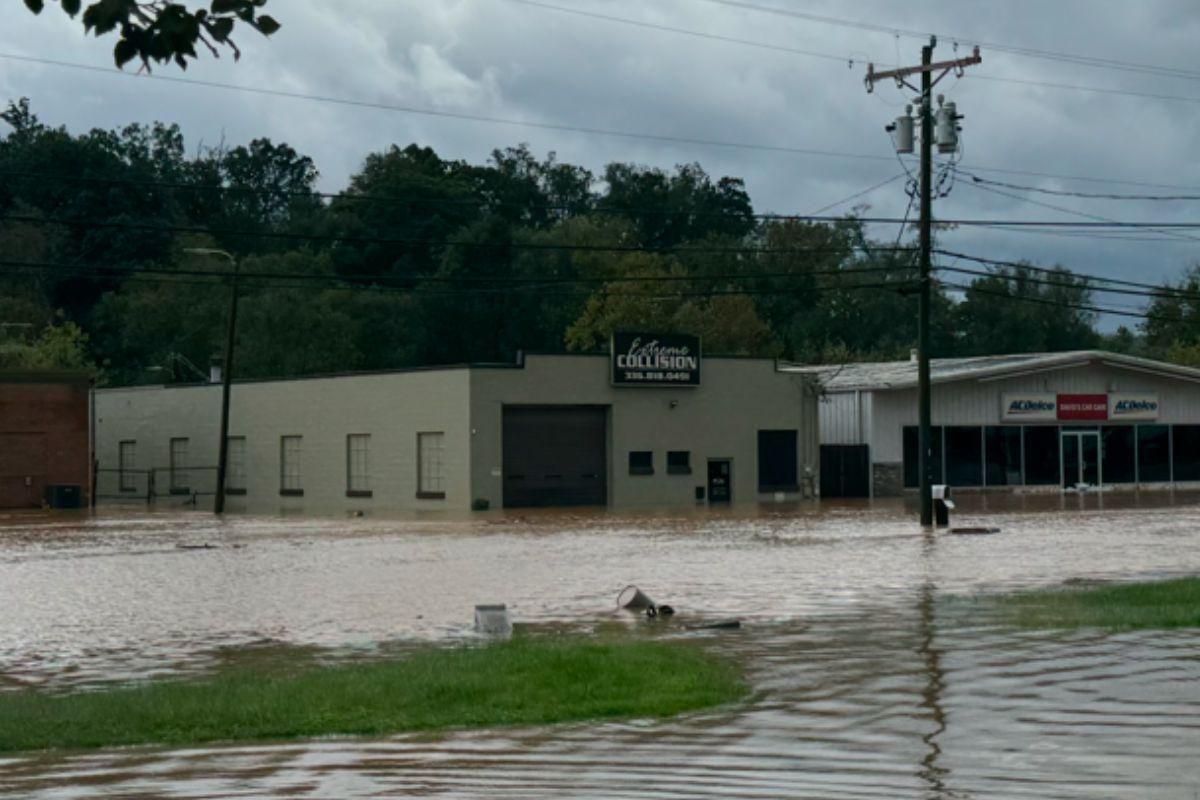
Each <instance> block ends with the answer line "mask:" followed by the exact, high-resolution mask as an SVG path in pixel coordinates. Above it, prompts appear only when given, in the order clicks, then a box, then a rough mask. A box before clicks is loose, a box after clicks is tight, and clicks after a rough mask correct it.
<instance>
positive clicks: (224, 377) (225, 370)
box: [213, 256, 238, 514]
mask: <svg viewBox="0 0 1200 800" xmlns="http://www.w3.org/2000/svg"><path fill="white" fill-rule="evenodd" d="M229 261H230V262H231V263H232V265H233V274H232V275H231V276H230V279H229V327H228V329H227V330H226V331H225V363H224V365H223V366H222V368H221V440H220V443H219V445H218V450H217V498H216V500H215V501H214V503H213V513H216V514H224V513H225V475H226V469H227V468H228V466H229V391H230V387H231V385H232V384H233V340H234V339H235V338H236V337H237V307H238V260H237V258H235V257H232V256H230V258H229Z"/></svg>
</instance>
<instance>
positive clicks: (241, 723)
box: [0, 637, 746, 752]
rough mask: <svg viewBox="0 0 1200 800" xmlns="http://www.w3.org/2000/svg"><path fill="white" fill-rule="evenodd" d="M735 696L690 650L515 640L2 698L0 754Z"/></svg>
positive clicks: (635, 711)
mask: <svg viewBox="0 0 1200 800" xmlns="http://www.w3.org/2000/svg"><path fill="white" fill-rule="evenodd" d="M745 692H746V687H745V686H744V684H743V683H742V681H741V678H740V677H739V674H738V672H737V670H736V669H735V668H734V667H733V666H732V665H730V664H728V663H725V662H723V661H721V660H718V659H716V658H714V657H712V656H711V655H709V654H708V653H706V652H705V651H704V650H703V649H701V648H700V647H699V646H697V645H694V644H691V643H681V642H654V641H644V640H642V641H637V640H635V641H603V640H593V639H586V638H582V637H565V638H537V637H530V638H523V637H522V638H518V639H514V640H512V641H509V642H504V643H499V644H493V645H489V646H485V647H455V648H439V649H431V650H428V651H422V652H418V653H416V654H415V655H412V656H409V657H406V658H403V659H396V660H388V661H372V662H359V663H348V664H337V665H333V666H325V667H312V666H307V667H302V668H300V669H298V670H292V671H287V670H266V671H262V670H253V669H247V668H244V667H242V668H234V669H228V670H223V671H221V672H218V673H217V674H215V675H212V676H210V677H206V678H204V679H202V680H189V681H159V682H152V683H145V684H138V685H133V686H122V687H118V688H108V689H102V690H98V691H89V692H78V693H73V694H65V695H54V694H48V693H44V692H38V691H24V692H12V693H0V752H20V751H30V750H44V749H73V750H75V749H91V748H99V747H112V746H120V745H136V744H165V745H187V744H196V743H200V742H216V741H227V742H246V741H255V740H265V739H274V740H278V739H294V738H303V737H315V736H327V735H335V734H337V735H362V736H383V735H387V734H393V733H400V732H406V731H436V730H443V729H450V728H471V727H493V726H504V725H543V724H551V723H560V722H568V721H581V720H601V719H616V718H634V717H667V716H672V715H675V714H679V713H682V712H686V711H693V710H696V709H701V708H706V707H709V706H715V705H719V704H721V703H726V702H729V701H732V700H736V699H738V698H739V697H741V696H743V695H744V694H745Z"/></svg>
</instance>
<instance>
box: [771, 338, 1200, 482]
mask: <svg viewBox="0 0 1200 800" xmlns="http://www.w3.org/2000/svg"><path fill="white" fill-rule="evenodd" d="M793 369H794V370H795V371H797V372H800V373H804V374H812V375H817V376H819V378H820V379H821V381H822V384H823V392H824V394H823V396H822V398H821V401H820V427H821V445H822V457H821V460H822V470H821V472H822V476H821V480H822V493H823V495H824V496H826V497H830V496H839V495H841V496H867V495H874V496H887V495H896V494H900V493H901V492H902V491H903V490H905V489H912V488H915V487H916V485H917V478H918V470H917V451H918V446H917V364H916V361H915V359H914V360H910V361H898V362H885V363H872V364H846V365H843V366H837V367H820V368H815V367H795V368H793ZM930 371H931V378H932V384H933V397H932V407H933V416H932V421H933V426H934V428H933V455H934V458H933V461H934V464H933V466H934V470H935V476H936V477H935V480H936V481H938V482H942V483H947V484H949V485H951V486H958V487H981V488H998V489H1014V488H1024V487H1042V488H1053V487H1058V488H1062V489H1070V490H1075V489H1079V488H1095V487H1120V486H1128V487H1136V486H1141V487H1167V486H1173V485H1178V484H1195V483H1198V482H1200V370H1196V369H1189V368H1186V367H1180V366H1177V365H1174V364H1166V363H1162V362H1157V361H1150V360H1146V359H1141V358H1134V357H1131V356H1126V355H1120V354H1117V353H1108V352H1101V351H1079V352H1065V353H1039V354H1030V355H1015V356H992V357H981V358H955V359H934V360H933V361H932V362H931V370H930Z"/></svg>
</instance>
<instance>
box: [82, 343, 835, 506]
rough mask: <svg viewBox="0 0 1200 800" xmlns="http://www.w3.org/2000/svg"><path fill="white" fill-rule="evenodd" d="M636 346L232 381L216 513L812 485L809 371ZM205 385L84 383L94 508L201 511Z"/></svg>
mask: <svg viewBox="0 0 1200 800" xmlns="http://www.w3.org/2000/svg"><path fill="white" fill-rule="evenodd" d="M660 338H663V337H660ZM638 342H639V340H637V339H634V340H632V344H628V343H627V346H624V345H623V349H622V350H621V351H620V352H619V353H618V357H614V358H611V359H610V357H609V356H604V355H601V356H592V355H579V356H538V355H530V356H527V357H526V358H524V359H523V360H522V362H521V363H519V364H508V365H481V366H461V367H445V368H435V369H416V370H408V371H398V372H387V373H375V374H359V375H346V376H333V377H316V378H306V379H296V380H275V381H246V382H235V383H234V386H233V392H232V404H231V412H230V428H229V451H230V456H229V467H228V474H227V478H226V486H227V487H228V492H229V495H230V496H229V499H228V502H227V508H228V509H229V510H231V511H238V510H246V511H253V512H260V513H280V512H282V513H316V514H339V513H343V512H349V513H357V512H359V511H361V512H363V513H373V512H405V511H446V510H455V511H465V510H469V509H471V508H484V507H487V508H500V507H525V506H551V505H553V506H558V505H609V506H613V507H637V506H673V505H674V506H678V505H683V504H688V505H691V504H695V503H696V502H713V503H725V502H742V503H744V502H762V501H768V502H775V501H780V500H795V499H798V498H800V497H802V496H806V495H807V496H812V495H813V494H814V493H815V491H816V489H817V487H816V477H815V476H816V470H817V460H818V444H817V441H818V435H817V394H818V392H817V390H816V382H815V380H814V379H813V377H812V376H807V375H803V374H799V373H795V372H783V371H781V370H780V369H779V368H778V366H777V364H776V363H775V362H774V361H770V360H761V359H742V358H709V357H706V358H704V359H703V360H702V367H703V375H702V377H701V359H700V358H699V348H698V342H696V343H695V345H694V350H689V349H688V347H689V346H688V345H678V346H674V345H672V346H669V347H663V346H660V347H659V350H658V351H657V352H649V351H647V352H642V351H638V352H636V353H635V352H634V348H635V347H637V346H641V345H639V344H638ZM655 343H656V344H657V343H658V340H657V339H656V340H655ZM643 349H644V347H643ZM681 353H682V354H681ZM618 361H619V362H620V363H619V365H618ZM659 365H661V368H660V366H659ZM220 393H221V389H220V386H219V385H215V384H208V385H195V386H149V387H134V388H126V389H105V390H99V391H97V392H96V395H95V417H96V457H97V459H98V460H99V463H100V473H99V475H100V477H99V487H98V495H99V496H100V497H101V499H102V501H104V500H110V499H112V498H124V499H126V500H129V501H141V500H143V499H155V498H158V500H159V502H162V501H163V500H164V498H165V499H170V498H171V497H174V499H175V501H176V502H197V503H198V504H205V505H208V504H211V501H212V495H213V494H214V490H215V475H216V470H215V466H216V461H217V445H218V442H217V437H218V431H219V417H220Z"/></svg>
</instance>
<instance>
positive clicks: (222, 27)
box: [204, 17, 233, 42]
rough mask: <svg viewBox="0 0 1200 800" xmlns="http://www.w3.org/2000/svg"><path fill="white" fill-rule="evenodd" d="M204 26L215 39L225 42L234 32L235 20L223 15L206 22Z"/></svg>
mask: <svg viewBox="0 0 1200 800" xmlns="http://www.w3.org/2000/svg"><path fill="white" fill-rule="evenodd" d="M204 27H206V28H208V32H209V33H210V34H212V37H213V38H214V39H216V40H217V41H218V42H223V41H225V40H226V39H228V38H229V34H231V33H233V20H231V19H229V17H221V18H219V19H214V20H212V21H210V22H206V23H205V26H204Z"/></svg>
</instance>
